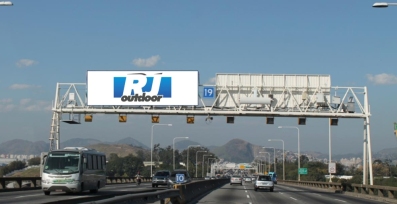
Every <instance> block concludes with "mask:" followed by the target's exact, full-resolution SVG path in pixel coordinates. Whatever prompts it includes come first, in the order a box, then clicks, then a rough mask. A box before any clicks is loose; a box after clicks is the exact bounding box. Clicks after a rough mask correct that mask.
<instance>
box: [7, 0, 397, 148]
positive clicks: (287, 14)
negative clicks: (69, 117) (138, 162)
mask: <svg viewBox="0 0 397 204" xmlns="http://www.w3.org/2000/svg"><path fill="white" fill-rule="evenodd" d="M12 2H13V4H14V5H13V6H7V7H5V6H3V7H0V19H1V20H0V70H1V74H0V90H1V95H0V142H5V141H8V140H12V139H25V140H29V141H40V140H43V141H46V142H48V138H49V135H50V125H51V117H52V111H51V106H52V101H54V98H55V89H56V83H58V82H63V83H85V82H86V73H87V70H127V71H136V70H148V71H150V70H198V71H199V75H200V83H201V84H203V83H207V82H211V79H212V78H214V77H215V75H216V73H261V74H327V75H330V76H331V82H332V86H349V87H350V86H355V87H356V86H358V87H364V86H366V87H367V88H368V96H369V104H370V107H371V118H370V120H371V122H370V126H371V139H372V151H374V152H376V151H379V150H382V149H385V148H393V147H396V146H397V139H396V136H395V135H394V134H393V130H394V129H393V123H394V122H396V121H397V119H396V113H397V111H396V104H397V103H396V102H397V94H396V91H395V90H396V87H397V86H396V85H397V73H396V69H395V68H396V64H395V63H396V61H395V59H396V54H397V41H396V40H395V36H397V27H396V22H395V21H396V19H397V7H393V6H391V7H389V8H383V9H379V8H373V7H372V4H373V3H374V2H375V1H369V0H350V1H315V0H306V1H282V0H278V1H235V0H218V1H154V0H153V1H130V0H118V1H104V0H96V1H79V2H78V3H77V2H73V1H49V0H40V1H21V0H13V1H12ZM117 117H118V116H117V115H94V117H93V122H92V123H85V122H83V123H82V124H79V125H70V124H66V123H62V124H61V130H60V132H61V134H60V135H61V141H66V140H68V139H71V138H96V139H99V140H102V141H116V140H119V139H122V138H125V137H133V138H135V139H137V140H138V141H140V142H142V143H144V144H146V145H147V146H150V136H151V128H152V123H151V119H150V116H148V115H137V116H130V117H128V121H127V122H126V123H119V122H118V118H117ZM160 123H172V124H173V126H172V127H168V126H156V127H155V128H154V131H153V135H154V143H160V144H161V145H162V146H163V145H169V144H172V142H173V138H175V137H180V136H188V137H189V139H190V140H192V141H195V142H199V143H200V144H202V145H203V146H212V145H215V146H220V145H224V144H225V143H227V142H228V141H229V140H231V139H234V138H240V139H243V140H246V141H248V142H250V143H253V144H256V145H263V146H268V147H269V146H271V147H276V148H280V149H281V147H282V146H281V143H277V142H268V139H283V140H284V141H285V149H288V150H292V151H296V150H297V137H296V136H297V133H296V131H295V130H292V129H278V128H277V127H278V126H279V125H293V126H295V125H297V122H296V118H276V120H275V124H274V125H266V124H265V122H264V119H258V118H253V117H236V118H235V123H234V124H226V119H225V118H224V117H221V116H218V117H214V120H213V121H212V123H210V124H207V123H206V122H205V117H196V119H195V124H186V118H185V116H161V117H160ZM299 128H300V149H301V151H318V152H322V153H328V150H329V149H328V120H327V119H308V120H307V125H305V126H299ZM331 133H332V134H331V135H332V154H344V153H360V152H362V151H363V143H362V141H363V120H362V119H340V120H339V125H338V126H332V128H331Z"/></svg>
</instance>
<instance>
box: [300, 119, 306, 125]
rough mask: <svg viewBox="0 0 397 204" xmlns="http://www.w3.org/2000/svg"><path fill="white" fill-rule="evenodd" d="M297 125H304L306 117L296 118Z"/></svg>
mask: <svg viewBox="0 0 397 204" xmlns="http://www.w3.org/2000/svg"><path fill="white" fill-rule="evenodd" d="M298 125H306V118H298Z"/></svg>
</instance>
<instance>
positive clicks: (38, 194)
mask: <svg viewBox="0 0 397 204" xmlns="http://www.w3.org/2000/svg"><path fill="white" fill-rule="evenodd" d="M39 195H43V194H33V195H24V196H18V197H15V198H24V197H30V196H39Z"/></svg>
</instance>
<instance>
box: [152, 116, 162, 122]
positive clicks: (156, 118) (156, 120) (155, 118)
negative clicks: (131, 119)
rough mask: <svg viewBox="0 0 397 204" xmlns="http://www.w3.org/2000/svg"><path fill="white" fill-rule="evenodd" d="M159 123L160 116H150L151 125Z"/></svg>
mask: <svg viewBox="0 0 397 204" xmlns="http://www.w3.org/2000/svg"><path fill="white" fill-rule="evenodd" d="M159 122H160V116H158V115H156V116H153V115H152V123H159Z"/></svg>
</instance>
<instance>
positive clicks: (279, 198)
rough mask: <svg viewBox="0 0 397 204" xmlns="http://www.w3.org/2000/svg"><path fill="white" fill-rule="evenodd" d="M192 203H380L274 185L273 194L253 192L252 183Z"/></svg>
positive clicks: (223, 190)
mask: <svg viewBox="0 0 397 204" xmlns="http://www.w3.org/2000/svg"><path fill="white" fill-rule="evenodd" d="M193 203H197V204H201V203H225V204H226V203H228V204H233V203H239V204H242V203H246V204H262V203H274V204H282V203H288V204H293V203H296V204H303V203H308V204H313V203H322V204H337V203H340V204H379V203H382V202H380V201H372V200H367V199H363V198H356V197H353V196H348V195H344V194H339V193H334V192H328V191H323V190H312V189H308V188H302V187H298V186H287V185H282V184H276V185H275V188H274V192H270V191H269V190H259V191H257V192H255V191H254V188H253V184H252V183H243V185H242V186H240V185H230V184H226V185H224V186H222V187H221V188H219V189H217V190H215V191H212V192H211V193H209V194H207V195H206V196H205V197H202V198H200V199H198V200H196V201H195V202H191V203H190V204H193Z"/></svg>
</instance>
